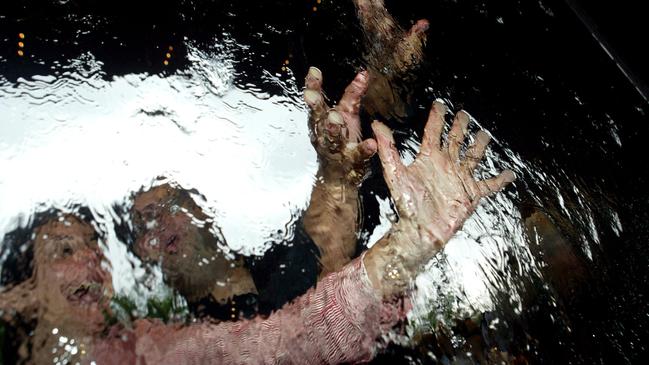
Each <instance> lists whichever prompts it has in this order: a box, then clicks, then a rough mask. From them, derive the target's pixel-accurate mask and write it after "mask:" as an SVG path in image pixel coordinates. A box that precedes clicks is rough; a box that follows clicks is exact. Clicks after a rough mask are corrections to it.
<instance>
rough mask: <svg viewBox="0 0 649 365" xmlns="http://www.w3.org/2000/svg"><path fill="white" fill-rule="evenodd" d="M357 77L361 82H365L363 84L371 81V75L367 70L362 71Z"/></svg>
mask: <svg viewBox="0 0 649 365" xmlns="http://www.w3.org/2000/svg"><path fill="white" fill-rule="evenodd" d="M357 77H358V78H359V79H360V80H361V81H363V82H367V81H369V79H370V73H369V72H367V70H363V71H361V72H359V73H358V75H357Z"/></svg>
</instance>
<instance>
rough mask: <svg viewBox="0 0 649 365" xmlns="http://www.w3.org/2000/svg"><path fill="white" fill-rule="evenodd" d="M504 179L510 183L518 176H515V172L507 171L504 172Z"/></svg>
mask: <svg viewBox="0 0 649 365" xmlns="http://www.w3.org/2000/svg"><path fill="white" fill-rule="evenodd" d="M503 179H504V180H505V182H508V183H510V182H512V181H514V180H516V174H514V171H512V170H505V171H503Z"/></svg>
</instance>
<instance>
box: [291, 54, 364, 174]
mask: <svg viewBox="0 0 649 365" xmlns="http://www.w3.org/2000/svg"><path fill="white" fill-rule="evenodd" d="M305 84H306V90H305V91H304V100H305V101H306V103H307V105H308V106H309V108H310V115H309V130H310V132H311V143H312V144H313V146H314V147H315V149H316V151H317V153H318V157H319V159H320V175H321V177H322V178H324V179H325V180H328V181H330V182H337V181H334V180H336V179H339V180H340V182H343V183H350V184H351V185H354V186H355V185H358V183H360V180H361V179H362V177H363V176H364V175H365V162H366V161H367V160H368V159H369V158H370V157H372V156H373V155H374V153H376V141H374V140H373V139H371V138H370V139H366V140H364V141H363V142H361V127H360V116H359V115H358V112H359V109H360V103H361V98H362V97H363V96H364V95H365V92H366V91H367V86H368V74H367V72H366V71H362V72H360V73H358V75H356V78H354V80H353V81H352V82H351V83H350V84H349V86H347V88H346V89H345V93H344V95H343V97H342V98H341V99H340V102H339V103H338V105H336V106H335V107H333V108H330V107H329V106H328V105H327V103H326V102H325V98H324V95H323V93H322V72H321V71H320V70H319V69H317V68H315V67H311V68H310V69H309V73H308V74H307V76H306V80H305Z"/></svg>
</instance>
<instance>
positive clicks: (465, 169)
mask: <svg viewBox="0 0 649 365" xmlns="http://www.w3.org/2000/svg"><path fill="white" fill-rule="evenodd" d="M445 114H446V107H445V106H444V104H442V103H440V102H437V101H436V102H435V103H433V107H432V108H431V110H430V114H429V117H428V122H427V123H426V127H425V130H424V137H423V140H422V144H421V149H420V152H419V154H418V156H417V158H416V159H415V161H414V162H413V163H412V164H411V165H409V166H404V165H403V163H402V162H401V159H400V157H399V152H398V151H397V149H396V148H395V146H394V139H393V137H392V132H391V131H390V129H389V128H388V127H386V126H385V125H384V124H382V123H380V122H374V123H373V124H372V129H373V130H374V134H375V136H376V140H377V144H378V153H379V157H380V159H381V164H382V166H383V176H384V178H385V181H386V183H387V185H388V187H389V189H390V193H391V194H392V198H393V199H394V202H395V205H396V208H397V212H398V214H399V222H398V223H397V224H395V226H394V227H392V230H391V232H390V233H389V234H388V236H387V239H384V240H382V241H383V242H380V243H379V244H377V245H375V247H376V249H375V250H374V248H375V247H372V250H374V251H375V252H373V253H372V252H370V253H371V254H372V255H370V253H368V255H367V256H370V258H369V259H370V263H368V262H367V261H366V266H367V267H368V273H370V279H371V280H373V282H374V283H375V284H377V285H379V287H380V288H382V289H383V291H384V293H385V292H387V293H389V294H394V293H396V292H398V291H401V290H403V289H404V285H407V283H408V281H409V280H410V279H412V278H413V277H414V276H415V275H416V274H417V273H418V272H419V270H420V268H421V266H422V265H423V264H425V263H426V262H427V261H428V260H429V259H430V258H431V257H432V256H433V255H434V254H435V253H437V252H438V251H440V250H441V249H442V248H443V247H444V245H445V244H446V243H447V242H448V241H449V240H450V239H451V237H453V235H454V234H455V233H456V232H457V231H458V230H459V229H460V228H461V227H462V224H463V223H464V221H465V220H466V219H467V218H468V217H469V216H470V215H471V214H472V213H473V212H474V210H475V208H476V207H477V206H478V203H479V202H480V199H481V198H483V197H485V196H487V195H489V194H492V193H494V192H497V191H499V190H501V189H502V188H504V187H505V186H506V185H507V184H508V183H510V182H512V181H514V178H515V176H514V173H513V172H512V171H510V170H506V171H503V172H502V173H501V174H499V175H498V176H496V177H494V178H490V179H486V180H475V179H474V178H473V172H474V170H475V168H476V166H477V165H478V162H479V161H480V160H481V159H482V157H483V156H484V152H485V150H486V148H487V144H488V143H489V140H490V137H489V135H488V134H487V133H485V132H483V131H480V132H478V134H477V135H476V138H475V143H474V144H473V145H472V146H470V147H469V149H468V150H467V152H466V154H465V156H464V158H460V148H461V146H462V143H463V142H464V139H465V137H466V134H467V127H468V124H469V116H468V114H467V113H465V112H463V111H460V112H459V113H457V114H456V115H455V119H454V121H453V126H452V127H451V131H450V133H449V135H448V140H447V141H446V143H444V144H443V145H441V144H440V136H441V132H442V129H443V127H444V115H445ZM377 253H379V255H377ZM367 256H366V257H367ZM372 274H373V275H374V278H372V276H373V275H372Z"/></svg>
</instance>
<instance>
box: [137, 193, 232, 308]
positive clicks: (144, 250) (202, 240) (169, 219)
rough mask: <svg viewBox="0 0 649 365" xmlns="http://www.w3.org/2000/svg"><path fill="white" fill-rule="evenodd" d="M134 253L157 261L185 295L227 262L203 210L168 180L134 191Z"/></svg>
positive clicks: (193, 295) (212, 280)
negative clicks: (158, 184) (162, 183)
mask: <svg viewBox="0 0 649 365" xmlns="http://www.w3.org/2000/svg"><path fill="white" fill-rule="evenodd" d="M133 222H134V225H135V231H136V235H137V237H136V240H135V243H134V247H133V248H134V251H135V253H136V254H137V255H138V256H139V257H140V258H141V259H142V260H144V261H149V262H160V263H161V265H162V269H163V272H164V274H165V278H166V280H167V282H168V283H169V284H170V285H171V286H172V287H174V288H175V289H177V290H178V291H179V292H180V293H181V294H183V295H184V296H185V297H187V299H188V300H194V299H200V298H201V297H204V296H205V295H207V294H208V293H209V292H210V291H211V290H212V289H213V288H214V286H215V285H216V283H217V281H218V280H224V279H225V278H226V276H227V271H228V269H229V266H230V265H229V262H228V261H227V260H226V259H225V257H224V256H223V254H222V253H221V251H220V250H219V249H218V247H217V240H216V238H215V237H214V236H213V235H212V233H211V232H210V231H209V227H210V222H209V221H208V219H207V216H206V215H205V214H204V213H203V212H202V211H201V209H200V208H199V207H198V206H197V205H196V204H195V203H194V201H193V200H192V199H191V197H190V196H189V194H188V193H187V192H186V191H182V190H180V189H176V188H173V187H171V186H169V185H167V184H165V185H161V186H157V187H154V188H152V189H150V190H149V191H146V192H142V193H139V194H138V195H137V196H136V197H135V201H134V206H133Z"/></svg>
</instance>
